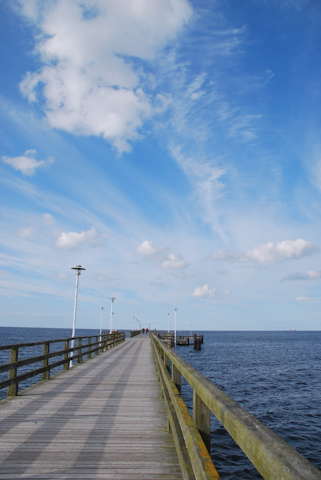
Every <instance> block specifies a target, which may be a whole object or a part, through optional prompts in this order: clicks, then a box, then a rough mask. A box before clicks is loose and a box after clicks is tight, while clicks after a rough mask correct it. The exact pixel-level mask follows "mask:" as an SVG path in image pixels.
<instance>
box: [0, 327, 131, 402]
mask: <svg viewBox="0 0 321 480" xmlns="http://www.w3.org/2000/svg"><path fill="white" fill-rule="evenodd" d="M92 339H95V340H94V342H92ZM72 340H77V341H78V344H77V345H76V346H74V347H70V346H69V345H70V342H71V341H72ZM123 341H125V333H124V332H113V333H112V334H107V333H105V332H102V335H101V336H99V335H93V336H88V337H85V336H84V337H69V338H62V339H57V340H44V341H40V342H29V343H20V344H13V345H1V346H0V350H2V351H4V350H9V351H10V361H9V363H5V364H2V365H0V373H3V372H9V374H8V380H3V381H1V382H0V389H3V388H7V387H8V391H7V396H8V397H11V396H16V395H18V388H19V383H21V382H23V381H24V380H27V379H29V378H32V377H35V376H36V375H39V374H41V373H42V380H49V379H50V374H51V370H53V369H54V368H57V367H59V366H62V368H63V370H68V369H69V368H70V367H71V366H72V362H73V361H77V363H82V362H83V357H87V358H86V360H89V359H90V358H92V354H94V355H95V356H96V355H98V354H99V353H102V352H104V351H106V350H108V349H109V348H112V347H114V346H116V345H118V344H119V343H121V342H123ZM62 342H64V349H63V350H61V349H59V350H58V351H54V352H50V351H49V350H50V345H52V344H55V343H56V344H57V343H62ZM39 345H43V355H37V356H34V357H29V358H24V359H23V360H18V356H19V351H20V352H21V350H22V349H23V348H27V347H34V346H39ZM62 356H63V359H62V360H61V357H62ZM55 357H60V359H58V361H56V362H54V363H49V359H51V358H55ZM39 362H42V367H39V368H35V369H33V370H29V371H27V372H24V373H20V374H18V369H19V368H21V367H26V366H27V365H31V364H34V363H39ZM36 383H37V382H36Z"/></svg>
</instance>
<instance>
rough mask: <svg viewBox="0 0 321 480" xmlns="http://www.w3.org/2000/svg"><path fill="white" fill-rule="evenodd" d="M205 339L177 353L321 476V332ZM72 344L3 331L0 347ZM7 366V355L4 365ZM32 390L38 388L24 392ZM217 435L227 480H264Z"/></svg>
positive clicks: (45, 331)
mask: <svg viewBox="0 0 321 480" xmlns="http://www.w3.org/2000/svg"><path fill="white" fill-rule="evenodd" d="M198 333H203V335H204V343H203V345H202V349H201V351H196V350H194V348H193V346H192V345H191V346H189V347H186V346H181V347H179V346H178V347H176V349H175V351H176V353H178V354H179V355H180V356H181V357H183V358H184V359H185V360H186V361H187V362H189V363H190V364H191V365H193V366H194V367H195V368H196V369H197V370H199V371H200V372H201V373H202V374H203V375H204V376H205V377H206V378H208V379H209V380H211V381H212V382H213V383H214V384H215V385H216V386H217V387H219V388H221V389H222V390H223V391H224V392H225V393H227V394H228V395H229V396H231V397H232V398H233V399H234V400H236V401H237V402H238V403H239V404H240V405H242V407H244V408H245V409H246V410H248V411H249V412H250V413H252V414H253V415H255V416H256V417H257V418H258V419H259V420H261V421H262V422H263V423H264V424H265V425H267V426H268V427H269V428H271V429H272V430H273V431H274V432H275V433H277V434H278V435H279V436H280V437H281V438H283V439H284V440H285V441H286V442H288V443H289V444H290V445H291V446H292V447H294V448H295V449H296V450H298V451H299V452H300V453H301V454H302V455H303V456H304V457H305V458H307V459H308V460H309V461H310V462H312V463H313V464H314V465H316V466H317V467H318V468H320V469H321V453H320V439H321V332H198ZM98 334H99V331H98V330H77V331H76V335H80V336H90V335H98ZM126 334H127V335H126V336H128V334H129V332H126ZM179 334H189V332H179ZM70 336H71V329H49V328H7V327H0V345H8V344H13V343H22V342H24V343H27V342H35V341H42V340H50V339H57V338H68V337H70ZM37 348H38V350H39V351H38V350H36V349H37ZM60 348H62V346H61V345H60V347H59V349H60ZM32 349H33V353H32V355H36V354H37V355H41V354H42V347H41V346H40V347H32ZM57 349H58V345H57ZM7 355H8V354H7ZM25 356H31V355H30V352H29V353H25ZM21 358H23V356H22V357H20V359H21ZM7 361H8V358H5V354H4V352H1V351H0V364H3V363H7ZM1 375H2V377H1ZM0 378H1V379H3V380H5V379H6V378H7V374H0ZM28 382H29V384H30V382H34V380H33V379H30V380H28V381H27V382H26V384H25V385H23V388H25V387H26V386H28ZM0 395H1V390H0ZM4 395H5V392H3V393H2V396H0V398H3V396H4ZM182 395H183V397H184V400H185V401H186V404H187V405H188V407H189V408H190V409H191V408H192V391H191V388H190V387H189V386H188V385H187V384H186V382H184V380H183V384H182ZM211 430H212V447H211V455H212V458H213V461H214V464H215V466H216V468H217V470H218V471H219V473H220V476H221V478H222V479H223V480H224V479H236V478H242V480H254V479H259V478H262V477H261V476H260V475H259V474H258V473H257V472H256V470H255V468H254V467H253V466H252V465H251V463H250V462H249V461H248V460H247V458H246V457H245V456H244V454H243V453H242V452H241V451H240V449H239V448H238V447H237V445H236V444H235V443H234V442H233V440H232V439H231V438H230V437H229V435H228V434H227V433H226V431H225V430H224V428H223V427H222V426H221V425H220V424H219V422H218V421H217V420H216V419H214V418H213V419H212V425H211Z"/></svg>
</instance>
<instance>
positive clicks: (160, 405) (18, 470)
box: [0, 332, 321, 480]
mask: <svg viewBox="0 0 321 480" xmlns="http://www.w3.org/2000/svg"><path fill="white" fill-rule="evenodd" d="M195 338H196V339H199V343H200V341H201V338H200V336H198V337H197V336H196V337H194V342H195ZM71 340H74V339H70V338H69V339H60V340H59V339H57V340H48V341H44V342H36V343H32V344H20V345H4V346H1V347H0V350H10V363H7V364H3V365H0V373H4V372H8V377H9V378H8V380H2V381H0V388H6V387H8V395H9V397H8V398H7V399H4V400H2V401H1V402H0V438H1V440H0V480H13V479H15V480H16V479H23V478H25V479H26V478H29V479H43V480H49V479H52V480H53V479H66V480H67V479H77V480H95V479H101V480H103V479H105V480H112V479H113V480H147V479H148V480H161V479H168V480H219V479H220V476H219V473H218V472H217V470H216V468H215V466H214V464H213V461H212V458H211V455H210V451H211V414H213V415H214V416H215V417H216V418H217V419H218V421H219V422H220V423H221V424H222V426H223V427H224V428H225V429H226V431H227V432H228V433H229V434H230V436H231V437H232V438H233V439H234V440H235V442H236V443H237V444H238V446H239V447H240V448H241V450H243V452H244V453H245V454H246V456H247V457H248V458H249V460H250V461H251V462H252V464H253V465H254V467H255V468H256V469H257V470H258V472H259V473H260V474H261V475H262V477H263V478H264V479H265V480H280V479H282V480H321V471H320V470H319V469H317V468H316V467H315V466H314V465H312V464H311V463H310V462H309V461H308V460H307V459H306V458H304V457H303V456H302V455H300V454H299V453H298V452H297V451H296V450H294V449H293V448H292V447H291V446H290V445H288V444H287V443H286V442H285V441H284V440H282V439H281V438H280V437H278V436H277V435H276V434H275V433H274V432H272V430H270V429H269V428H267V427H266V426H265V425H264V424H263V423H262V422H260V421H259V420H258V419H257V418H255V417H254V416H253V415H251V414H250V413H249V412H247V411H246V410H245V409H244V408H242V407H241V405H239V404H238V403H237V402H235V401H234V400H233V399H232V398H230V397H229V396H228V395H226V394H225V393H224V392H223V391H222V390H220V389H219V388H218V387H216V386H215V385H214V384H213V383H211V382H210V381H209V380H207V379H206V378H205V377H204V376H203V375H201V374H200V373H199V372H198V371H197V370H195V368H193V367H192V366H191V365H190V364H188V363H187V362H186V361H184V360H183V359H182V358H181V357H180V356H179V355H177V354H176V353H175V352H174V349H173V348H172V346H171V343H172V342H171V341H170V342H168V339H167V338H164V340H162V339H161V338H159V337H158V336H156V335H155V334H153V333H151V334H150V336H147V335H139V334H138V335H135V336H134V337H133V338H131V339H128V340H126V342H125V334H124V332H118V333H113V334H102V336H101V337H100V338H98V337H94V338H92V337H88V338H86V337H77V345H76V346H74V345H73V344H72V346H70V341H71ZM61 343H63V344H64V349H62V350H61V349H60V348H61V347H59V345H60V344H61ZM168 343H169V344H168ZM39 344H41V345H42V346H43V355H39V352H38V350H37V351H36V350H35V351H34V356H33V357H29V358H26V355H25V352H24V351H23V349H24V348H29V347H32V348H33V347H36V348H37V349H38V347H40V345H39ZM19 352H21V357H23V358H22V359H21V360H19V356H20V353H19ZM37 352H38V353H37ZM50 362H52V363H50ZM72 362H77V364H76V365H75V363H74V366H73V367H71V365H72ZM39 363H40V366H39ZM30 366H31V370H29V371H27V372H26V370H25V368H26V367H28V368H29V367H30ZM57 368H60V369H62V370H61V372H60V373H57V374H56V373H55V372H56V369H57ZM35 375H36V376H35ZM52 375H53V376H52ZM39 376H40V378H42V381H41V382H40V383H38V384H36V385H35V386H33V387H29V388H27V389H25V390H23V391H19V386H20V387H21V382H24V381H25V380H26V379H28V381H29V379H30V378H34V379H35V380H36V381H37V377H38V378H39ZM182 377H183V378H184V383H188V384H189V386H190V387H191V388H192V391H193V393H192V394H193V406H192V415H191V412H190V411H189V410H188V408H187V406H186V404H185V402H184V400H183V398H182V396H181V394H180V393H181V387H182ZM169 432H170V433H169ZM226 461H227V462H228V461H229V458H228V457H227V458H226Z"/></svg>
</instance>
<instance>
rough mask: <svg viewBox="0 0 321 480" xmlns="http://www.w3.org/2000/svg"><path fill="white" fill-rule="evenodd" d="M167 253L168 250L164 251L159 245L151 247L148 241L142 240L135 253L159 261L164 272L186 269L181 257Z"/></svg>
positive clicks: (151, 244)
mask: <svg viewBox="0 0 321 480" xmlns="http://www.w3.org/2000/svg"><path fill="white" fill-rule="evenodd" d="M167 252H168V249H165V248H164V247H162V246H160V245H158V246H156V245H153V243H152V242H150V241H149V240H144V241H143V242H142V243H141V244H140V245H138V247H137V248H136V253H137V254H138V255H142V256H145V257H150V258H153V259H156V260H157V261H160V262H161V266H162V268H163V269H164V270H179V269H181V268H185V267H186V262H185V261H184V260H183V259H182V257H181V255H174V254H173V253H167Z"/></svg>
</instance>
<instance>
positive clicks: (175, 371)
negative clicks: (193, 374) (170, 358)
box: [172, 362, 182, 393]
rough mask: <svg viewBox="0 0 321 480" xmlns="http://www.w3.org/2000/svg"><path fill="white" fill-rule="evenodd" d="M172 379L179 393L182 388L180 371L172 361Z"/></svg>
mask: <svg viewBox="0 0 321 480" xmlns="http://www.w3.org/2000/svg"><path fill="white" fill-rule="evenodd" d="M172 380H173V382H174V383H175V385H176V388H177V390H178V391H179V393H181V388H182V376H181V372H180V371H179V370H178V368H176V366H175V365H174V363H173V362H172Z"/></svg>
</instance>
